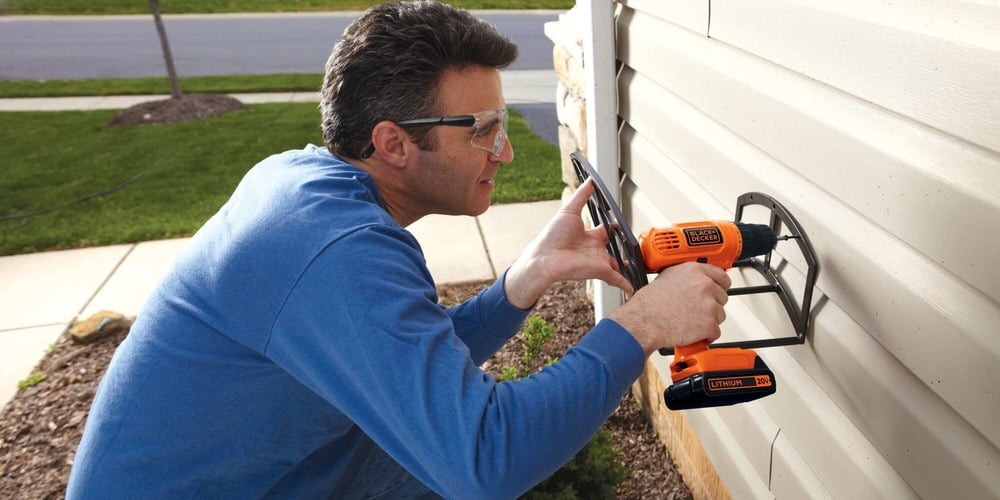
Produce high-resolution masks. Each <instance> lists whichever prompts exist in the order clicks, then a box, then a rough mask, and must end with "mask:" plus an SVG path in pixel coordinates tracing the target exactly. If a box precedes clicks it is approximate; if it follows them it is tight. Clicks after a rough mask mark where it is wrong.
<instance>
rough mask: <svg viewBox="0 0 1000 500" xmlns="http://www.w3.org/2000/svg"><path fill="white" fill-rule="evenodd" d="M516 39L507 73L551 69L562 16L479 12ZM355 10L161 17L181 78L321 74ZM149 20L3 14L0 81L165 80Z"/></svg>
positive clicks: (554, 12)
mask: <svg viewBox="0 0 1000 500" xmlns="http://www.w3.org/2000/svg"><path fill="white" fill-rule="evenodd" d="M477 14H478V15H479V16H480V17H482V18H483V19H485V20H486V21H488V22H490V23H493V24H495V25H496V26H497V28H498V29H499V30H500V31H501V32H503V33H504V34H506V35H507V36H509V37H511V38H512V39H513V40H515V41H517V42H518V45H519V47H520V49H521V56H520V57H519V58H518V60H517V61H516V62H515V63H514V64H513V65H512V66H511V68H510V69H514V70H520V69H549V68H552V42H551V41H550V40H548V39H547V38H545V35H544V33H543V25H544V23H546V22H549V21H553V20H556V19H557V17H558V14H559V13H558V12H557V11H516V12H514V11H507V12H498V11H493V12H489V11H485V12H480V13H477ZM356 15H357V13H340V12H338V13H311V14H237V15H179V16H164V24H165V25H166V29H167V37H168V38H169V40H170V48H171V52H172V53H173V56H174V62H175V64H176V66H177V72H178V73H179V74H180V76H182V77H187V76H210V75H231V74H251V75H257V74H269V73H322V71H323V63H324V62H325V61H326V58H327V55H328V54H329V52H330V48H331V47H332V45H333V43H334V42H335V41H336V40H337V39H339V38H340V34H341V33H342V32H343V30H344V27H346V26H347V24H348V23H349V22H350V20H351V19H352V18H353V17H355V16H356ZM165 74H166V70H165V69H164V64H163V56H162V52H161V49H160V44H159V39H158V37H157V35H156V29H155V26H154V24H153V18H152V16H151V15H149V16H103V17H77V16H68V17H49V16H43V17H36V16H24V17H18V16H6V17H0V80H46V79H82V78H114V77H124V78H130V77H149V76H152V77H159V76H164V75H165Z"/></svg>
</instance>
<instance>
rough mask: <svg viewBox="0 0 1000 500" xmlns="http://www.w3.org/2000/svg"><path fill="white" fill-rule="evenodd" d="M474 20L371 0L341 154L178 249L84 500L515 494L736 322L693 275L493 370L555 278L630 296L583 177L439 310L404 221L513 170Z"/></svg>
mask: <svg viewBox="0 0 1000 500" xmlns="http://www.w3.org/2000/svg"><path fill="white" fill-rule="evenodd" d="M516 54H517V50H516V47H515V46H514V44H513V43H512V42H510V41H509V40H507V39H506V38H504V37H503V36H501V35H500V34H498V33H497V32H496V31H495V29H493V28H492V27H490V26H488V25H486V24H484V23H482V22H479V21H477V20H475V19H474V18H473V17H471V16H470V15H469V14H468V13H466V12H463V11H459V10H456V9H453V8H451V7H448V6H445V5H442V4H436V3H430V2H416V3H403V4H387V5H382V6H378V7H374V8H372V9H370V10H369V11H367V12H366V13H365V14H364V15H363V16H362V17H361V18H359V19H358V20H356V21H355V22H354V23H352V25H351V26H350V27H349V28H348V29H347V30H346V31H345V33H344V37H343V40H342V41H341V42H339V43H338V44H337V45H336V46H335V47H334V50H333V53H332V54H331V56H330V59H329V61H328V63H327V72H326V77H325V81H324V84H323V90H322V103H321V108H322V114H323V136H324V141H325V143H326V148H318V147H315V146H310V147H307V148H305V149H304V150H299V151H289V152H285V153H283V154H280V155H276V156H272V157H270V158H268V159H266V160H264V161H263V162H261V163H260V164H258V165H257V166H256V167H254V168H253V169H252V170H251V171H250V172H249V173H248V174H247V175H246V177H245V178H244V180H243V181H242V182H241V184H240V186H239V187H238V188H237V189H236V191H235V192H234V193H233V196H232V198H231V199H230V200H229V201H228V202H227V203H226V205H225V206H223V207H222V208H221V209H220V211H219V213H218V214H216V215H215V216H214V217H212V218H211V219H210V220H209V221H208V222H207V223H206V224H205V226H204V227H203V228H202V229H200V230H199V232H198V233H197V234H196V235H195V236H194V238H193V239H192V240H191V242H190V243H189V245H188V246H187V248H186V249H185V251H184V252H183V253H182V254H181V255H180V256H179V257H178V259H177V261H176V263H175V265H174V266H173V268H172V269H171V270H170V271H169V272H168V273H167V275H166V276H165V278H164V280H163V281H162V283H161V284H160V285H159V286H158V288H157V289H156V291H155V292H154V293H153V296H152V297H151V299H150V300H149V302H148V303H147V305H146V307H145V308H144V310H143V311H142V312H141V313H140V314H139V317H138V320H137V322H136V323H135V325H134V327H133V329H132V332H131V333H130V335H129V337H128V338H127V340H126V341H125V342H124V343H123V344H122V346H121V347H120V349H119V350H118V352H117V353H116V355H115V358H114V360H113V361H112V363H111V366H110V367H109V369H108V372H107V374H106V375H105V377H104V380H103V381H102V382H101V387H100V389H99V391H98V395H97V397H96V400H95V402H94V406H93V408H92V411H91V414H90V417H89V419H88V422H87V425H86V430H85V433H84V437H83V440H82V442H81V444H80V447H79V450H78V453H77V455H76V459H75V461H74V467H73V472H72V475H71V478H70V483H69V488H68V497H70V498H76V497H98V496H99V497H103V498H118V497H123V496H143V497H153V498H156V497H225V498H251V497H265V496H268V497H277V498H322V497H329V496H333V497H336V498H379V497H385V498H416V497H424V496H426V497H436V496H438V495H440V496H444V497H448V498H477V499H478V498H513V497H516V496H518V495H519V494H521V493H523V492H524V491H526V490H528V489H529V488H531V487H532V486H533V485H535V484H537V483H538V482H540V481H541V480H543V479H544V478H545V477H547V476H548V475H550V474H551V473H552V472H554V471H555V470H557V469H558V468H559V467H560V466H561V465H562V464H563V463H565V462H566V461H568V460H569V459H570V458H571V457H572V456H573V454H575V453H576V452H577V451H578V450H579V449H580V448H582V447H583V445H584V444H585V443H586V442H587V440H588V439H589V438H590V437H591V435H592V434H593V433H594V432H595V431H596V430H597V429H598V427H599V426H600V425H601V424H602V422H603V421H604V420H605V419H606V418H607V417H608V416H609V415H610V413H611V412H612V411H613V410H614V409H615V407H616V406H617V404H618V402H619V400H620V398H621V396H622V395H623V394H624V393H625V391H626V390H627V389H628V387H629V386H630V384H631V383H632V382H633V381H634V380H635V379H636V378H637V377H638V376H639V375H640V373H641V371H642V369H643V365H644V360H645V358H646V357H647V356H649V355H650V354H651V353H652V352H653V351H654V350H656V349H657V348H660V347H663V346H672V345H686V344H689V343H692V342H694V341H697V340H701V339H708V340H714V339H715V338H717V337H718V336H719V323H721V322H722V321H723V319H724V317H725V316H724V312H723V309H722V306H723V305H724V304H725V302H726V300H727V299H726V291H725V290H726V288H727V287H728V286H729V279H728V277H727V275H726V274H725V272H723V271H721V270H719V269H716V268H714V267H712V266H708V265H702V264H690V265H684V266H677V267H675V268H673V269H670V270H668V271H667V272H665V273H663V274H662V275H660V276H659V278H658V279H657V280H655V281H654V282H653V283H652V284H651V285H650V286H647V287H644V288H643V289H642V290H640V291H639V292H638V293H636V294H635V295H634V296H633V297H632V298H631V299H630V300H629V301H628V302H627V303H626V304H625V305H624V306H622V307H621V308H620V309H618V310H617V311H615V312H614V313H613V314H612V318H611V319H606V320H603V321H601V322H600V323H599V324H598V325H596V326H595V328H594V329H593V331H591V332H590V333H589V334H588V335H587V336H586V337H585V338H584V339H583V340H582V341H581V342H580V344H579V345H577V346H576V347H574V348H573V349H571V350H570V351H569V352H567V353H566V355H565V356H564V357H563V358H562V359H561V360H560V361H559V362H558V363H556V364H554V365H553V366H551V367H549V368H547V369H545V370H543V371H542V372H541V373H538V374H536V375H533V376H531V377H528V378H525V379H522V380H519V381H515V382H507V383H503V384H498V383H497V382H496V381H495V380H494V379H493V378H492V377H490V376H489V375H487V374H485V373H484V372H482V371H481V370H480V369H479V368H478V366H479V365H480V364H481V363H483V362H484V361H485V360H486V359H488V358H489V356H490V355H492V354H493V353H494V352H496V350H497V349H499V348H500V347H501V346H502V345H503V344H504V343H505V342H506V341H507V340H508V339H509V337H511V336H512V335H513V334H514V333H515V332H516V331H517V329H518V327H519V325H520V324H521V322H522V321H523V320H524V319H525V317H526V315H527V314H528V312H529V310H530V308H531V307H532V305H533V304H534V303H535V302H536V301H537V300H538V298H539V297H540V296H541V295H542V294H543V293H544V291H545V290H546V289H547V288H548V287H549V286H550V285H552V284H553V283H555V282H557V281H561V280H573V279H590V278H595V279H602V280H605V281H606V282H608V283H610V284H612V285H614V286H618V287H621V288H623V289H626V290H627V291H631V290H629V289H628V287H629V285H628V283H627V281H626V280H625V279H624V278H623V277H622V276H621V275H620V274H619V273H617V272H616V270H615V268H614V265H613V264H612V260H611V259H610V257H609V256H608V255H607V253H606V252H605V250H604V245H605V243H606V241H607V239H606V235H605V233H604V231H603V230H601V229H596V230H595V229H592V230H587V229H585V227H584V225H583V222H582V220H581V218H580V212H581V209H582V208H583V206H584V204H585V202H586V199H587V197H588V196H589V195H590V193H592V190H593V187H592V186H591V185H590V184H589V183H588V184H585V185H584V186H583V187H581V188H580V189H579V190H578V191H577V192H576V193H575V194H574V196H573V197H572V199H571V201H570V202H569V203H568V204H567V206H566V207H565V208H563V209H562V210H561V211H560V212H559V213H558V214H557V215H556V216H555V217H554V218H553V220H552V221H551V222H550V224H549V225H548V226H547V227H546V228H545V229H544V230H543V231H542V233H541V234H540V235H539V236H538V237H537V238H536V239H535V240H534V241H533V242H532V244H531V245H529V248H528V249H526V250H525V252H524V254H523V255H521V256H520V257H519V259H518V260H517V261H516V262H515V263H514V264H513V265H512V266H511V268H510V269H509V270H507V272H506V273H505V274H504V275H503V276H502V277H501V278H500V279H498V280H497V282H496V283H494V284H493V285H492V286H491V287H489V288H488V289H487V290H485V291H483V292H482V293H481V294H480V295H479V296H477V297H475V298H473V299H471V300H469V301H468V302H467V303H465V304H462V305H460V306H458V307H455V308H452V309H445V308H443V307H441V306H439V305H438V304H437V303H436V302H437V297H436V294H435V288H434V283H433V281H432V279H431V276H430V274H429V272H428V271H427V268H426V266H425V264H424V260H423V256H422V254H421V251H420V247H419V245H418V244H417V242H416V240H414V238H413V237H412V235H410V233H408V232H407V231H406V230H405V229H404V228H405V227H406V226H407V225H409V224H410V223H412V222H414V221H416V220H418V219H420V218H421V217H423V216H425V215H428V214H432V213H441V214H464V215H478V214H481V213H483V212H484V211H485V210H486V209H487V208H488V206H489V203H490V195H491V192H492V190H493V184H494V177H495V175H496V173H497V170H498V169H499V168H500V165H502V164H504V163H507V162H510V161H511V160H512V158H513V150H512V147H511V144H510V142H509V141H508V140H507V137H506V128H505V127H506V108H505V103H504V100H503V95H502V91H501V85H500V75H499V72H498V68H503V67H505V66H506V65H508V64H509V63H510V62H511V61H513V59H514V58H515V57H516Z"/></svg>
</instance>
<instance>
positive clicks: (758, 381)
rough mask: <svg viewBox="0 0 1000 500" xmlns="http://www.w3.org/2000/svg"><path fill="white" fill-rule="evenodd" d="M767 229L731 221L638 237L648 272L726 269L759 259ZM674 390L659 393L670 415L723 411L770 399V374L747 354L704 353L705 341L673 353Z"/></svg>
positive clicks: (770, 235) (768, 245)
mask: <svg viewBox="0 0 1000 500" xmlns="http://www.w3.org/2000/svg"><path fill="white" fill-rule="evenodd" d="M793 237H794V236H780V237H779V236H777V235H776V234H775V233H774V231H773V230H772V229H771V227H770V226H767V225H764V224H747V223H742V222H730V221H721V220H714V221H704V222H688V223H683V224H678V225H676V226H671V227H667V228H651V229H649V230H647V231H646V232H645V233H643V234H641V235H640V236H639V248H640V250H641V253H642V260H643V262H644V263H645V266H646V271H647V272H659V271H661V270H663V269H664V268H666V267H669V266H673V265H676V264H680V263H683V262H702V263H707V264H712V265H714V266H718V267H721V268H723V269H729V268H730V267H732V266H733V264H734V263H735V262H738V261H741V260H744V259H749V258H751V257H756V256H759V255H764V254H767V253H768V252H770V251H771V250H773V249H774V247H775V245H776V244H777V242H778V240H785V239H788V238H793ZM670 377H671V379H672V380H673V385H671V386H670V387H668V388H667V390H666V391H665V392H664V394H663V396H664V400H665V402H666V405H667V407H668V408H670V409H671V410H684V409H690V408H704V407H712V406H726V405H731V404H736V403H743V402H747V401H753V400H755V399H758V398H761V397H764V396H767V395H769V394H774V392H775V390H776V386H775V382H774V374H773V373H772V372H771V370H770V368H768V367H767V365H766V364H765V363H764V360H762V359H761V358H759V357H757V354H756V353H755V352H753V351H752V350H750V349H743V348H740V347H720V348H709V346H708V344H707V343H706V342H704V341H701V342H696V343H694V344H691V345H686V346H679V347H675V348H674V361H673V362H672V363H670Z"/></svg>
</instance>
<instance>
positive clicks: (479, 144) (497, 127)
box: [472, 109, 507, 156]
mask: <svg viewBox="0 0 1000 500" xmlns="http://www.w3.org/2000/svg"><path fill="white" fill-rule="evenodd" d="M473 116H475V117H476V123H475V124H474V125H473V126H472V146H473V147H476V148H479V149H482V150H484V151H489V152H490V153H491V154H493V155H494V156H500V154H501V153H503V148H504V146H506V145H507V110H506V109H493V110H490V111H482V112H480V113H476V114H475V115H473Z"/></svg>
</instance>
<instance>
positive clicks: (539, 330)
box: [500, 316, 556, 382]
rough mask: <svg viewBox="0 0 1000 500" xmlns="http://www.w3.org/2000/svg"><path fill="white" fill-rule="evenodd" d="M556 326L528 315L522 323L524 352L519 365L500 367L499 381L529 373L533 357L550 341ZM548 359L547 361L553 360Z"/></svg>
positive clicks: (521, 376)
mask: <svg viewBox="0 0 1000 500" xmlns="http://www.w3.org/2000/svg"><path fill="white" fill-rule="evenodd" d="M555 332H556V327H555V325H552V324H550V323H548V322H547V321H545V320H544V319H542V318H541V317H539V316H528V319H527V321H525V323H524V333H523V336H524V354H522V355H521V359H520V361H521V363H520V365H519V366H510V365H507V366H504V367H503V368H501V369H500V381H501V382H503V381H507V380H517V379H519V378H524V377H527V376H528V375H531V369H532V366H533V365H534V363H535V359H536V358H538V356H539V354H541V353H542V348H543V347H545V344H548V343H549V342H551V341H552V337H553V336H554V335H555ZM554 361H555V360H554V359H549V360H548V363H549V364H551V363H552V362H554Z"/></svg>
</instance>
